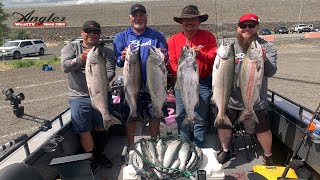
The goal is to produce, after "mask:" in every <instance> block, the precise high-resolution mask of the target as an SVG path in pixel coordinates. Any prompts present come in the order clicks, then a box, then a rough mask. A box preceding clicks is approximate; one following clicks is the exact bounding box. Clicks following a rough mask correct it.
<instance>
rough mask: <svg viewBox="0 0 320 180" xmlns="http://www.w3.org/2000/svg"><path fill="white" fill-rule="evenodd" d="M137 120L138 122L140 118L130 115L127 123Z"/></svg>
mask: <svg viewBox="0 0 320 180" xmlns="http://www.w3.org/2000/svg"><path fill="white" fill-rule="evenodd" d="M137 120H138V117H133V116H131V115H129V117H128V119H127V122H131V121H137Z"/></svg>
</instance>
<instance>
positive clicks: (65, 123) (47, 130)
mask: <svg viewBox="0 0 320 180" xmlns="http://www.w3.org/2000/svg"><path fill="white" fill-rule="evenodd" d="M121 88H122V87H121V85H120V86H119V85H113V88H112V90H113V91H118V92H119V90H121ZM118 95H119V94H118ZM116 97H119V98H120V99H121V97H120V96H116ZM122 98H123V97H122ZM170 98H172V97H170ZM268 100H269V107H268V113H269V116H268V117H269V120H270V122H271V130H272V133H273V154H274V157H276V159H275V161H276V162H277V164H279V165H282V166H283V167H282V168H279V169H273V171H268V173H269V175H270V172H272V173H275V174H274V175H272V174H271V175H272V176H276V177H277V175H276V174H278V177H280V176H281V175H282V174H283V172H284V171H286V167H284V165H286V164H290V163H289V162H290V159H291V157H292V155H297V157H296V159H298V160H302V161H300V162H302V165H301V164H300V165H299V167H297V166H295V167H293V168H295V172H296V175H297V177H299V178H300V179H314V180H316V179H320V166H319V162H320V153H319V151H320V145H319V144H318V143H317V141H316V140H315V139H314V138H312V131H309V130H308V129H307V128H308V127H309V124H310V121H311V120H312V121H313V123H314V124H319V115H318V113H319V112H317V111H318V110H316V111H313V110H310V109H308V108H306V107H304V106H303V105H300V104H297V103H295V102H293V101H292V100H290V99H288V98H286V97H284V96H281V95H280V94H278V93H276V92H274V91H272V90H269V91H268ZM113 106H114V111H115V112H114V115H115V116H116V117H117V118H119V119H120V120H121V121H123V117H122V110H123V107H124V106H125V105H124V104H123V103H122V102H121V101H118V102H117V103H115V104H113ZM168 107H169V108H171V109H170V110H171V115H174V107H175V104H174V98H173V100H170V101H168ZM172 110H173V111H172ZM172 113H173V114H172ZM70 119H71V118H70V110H69V109H66V110H65V111H63V112H61V113H60V114H59V115H58V116H56V117H54V118H53V119H52V120H51V121H47V122H45V123H43V124H42V126H41V127H40V128H39V129H38V130H37V131H36V132H34V133H33V134H31V135H30V136H27V135H22V136H20V137H18V138H16V139H15V140H13V141H11V142H9V143H7V144H6V145H4V146H2V149H5V148H8V147H10V146H12V147H11V148H10V149H9V150H8V151H7V152H6V153H4V154H3V155H2V156H1V158H0V169H1V170H0V179H4V180H7V179H6V176H7V175H8V174H10V172H11V173H14V174H17V175H19V174H20V175H22V174H24V171H25V170H24V168H25V167H26V166H27V167H32V169H33V172H34V173H36V174H39V175H40V176H41V178H43V179H45V180H53V179H59V178H60V177H65V178H61V179H96V180H100V179H112V180H114V179H125V177H124V167H126V166H127V163H128V159H127V158H128V156H127V154H128V153H127V152H126V151H125V150H124V149H125V148H124V147H125V146H126V143H127V139H126V135H125V128H124V126H123V125H115V126H112V127H111V129H110V130H109V131H108V142H107V143H106V147H105V153H106V155H107V156H108V157H109V158H110V159H111V160H112V161H113V166H112V168H98V169H97V170H95V172H94V173H92V172H91V169H90V166H89V159H90V158H91V154H78V152H79V150H80V143H79V140H78V136H76V135H75V134H73V132H72V128H71V120H70ZM210 119H214V113H213V114H211V115H210ZM171 123H172V122H171ZM170 125H171V126H172V124H170V123H169V124H168V123H167V124H162V127H164V129H167V130H166V132H164V133H175V132H174V131H172V129H171V130H170V132H169V131H168V129H170V128H166V127H167V126H170ZM145 128H146V127H145V124H144V123H141V124H140V128H138V129H140V130H138V131H139V132H138V136H147V135H148V133H146V132H145V131H144V129H145ZM233 134H234V135H233V139H232V147H233V148H232V149H233V151H232V152H233V155H234V156H233V158H232V159H231V160H230V161H229V162H227V163H225V164H224V165H223V168H222V172H223V176H220V177H216V178H214V177H213V174H212V172H210V170H207V172H205V174H206V175H205V176H206V177H204V176H201V177H200V175H199V174H198V173H199V172H203V169H199V170H202V171H198V173H197V171H196V172H194V177H193V176H192V177H182V178H180V179H189V178H194V179H203V178H204V179H208V180H209V179H231V180H232V179H249V178H250V174H255V173H252V172H253V171H254V167H255V168H257V167H263V166H260V165H262V149H261V147H260V145H259V143H258V141H257V140H256V138H255V136H254V135H249V134H246V133H245V132H244V131H243V130H242V129H241V128H240V129H237V128H235V129H234V133H233ZM204 146H205V148H206V149H212V151H213V152H217V151H219V149H220V147H219V142H218V138H217V133H216V130H215V129H214V128H213V124H211V123H209V127H208V132H207V137H206V142H205V145H204ZM210 158H214V157H208V159H207V161H210V160H211V159H210ZM29 169H30V168H29ZM268 169H269V170H270V169H271V167H269V168H268ZM208 171H209V172H208ZM257 171H258V173H259V172H260V174H263V173H264V174H263V175H264V176H266V175H268V174H266V173H265V172H263V170H257V169H256V171H255V172H257ZM220 172H221V171H220ZM93 174H94V175H93ZM248 175H249V177H248ZM28 176H30V177H28ZM34 177H35V176H33V175H27V174H25V175H24V177H23V179H35V178H34ZM142 179H143V178H142ZM251 179H252V177H251ZM269 179H271V178H269ZM275 179H276V178H275Z"/></svg>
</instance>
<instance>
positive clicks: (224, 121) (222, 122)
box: [214, 114, 232, 127]
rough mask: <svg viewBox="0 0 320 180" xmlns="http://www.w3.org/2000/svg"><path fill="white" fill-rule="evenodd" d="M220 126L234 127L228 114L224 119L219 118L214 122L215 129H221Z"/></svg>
mask: <svg viewBox="0 0 320 180" xmlns="http://www.w3.org/2000/svg"><path fill="white" fill-rule="evenodd" d="M220 125H225V126H229V127H232V123H231V121H230V119H229V117H228V116H227V115H226V114H225V115H224V116H223V118H219V117H218V116H217V117H216V119H215V120H214V127H219V126H220Z"/></svg>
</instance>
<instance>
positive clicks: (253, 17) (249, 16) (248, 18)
mask: <svg viewBox="0 0 320 180" xmlns="http://www.w3.org/2000/svg"><path fill="white" fill-rule="evenodd" d="M243 21H254V22H255V23H257V24H259V21H260V20H259V17H258V16H257V15H255V14H244V15H242V16H241V17H240V19H239V23H242V22H243Z"/></svg>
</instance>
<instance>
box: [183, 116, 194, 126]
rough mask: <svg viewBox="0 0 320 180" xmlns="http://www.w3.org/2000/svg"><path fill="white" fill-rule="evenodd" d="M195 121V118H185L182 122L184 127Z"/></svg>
mask: <svg viewBox="0 0 320 180" xmlns="http://www.w3.org/2000/svg"><path fill="white" fill-rule="evenodd" d="M194 123H195V121H194V118H185V119H184V121H183V122H182V127H187V126H190V125H193V124H194Z"/></svg>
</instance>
